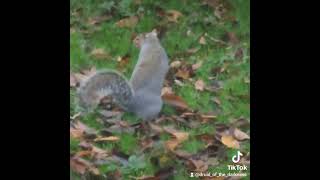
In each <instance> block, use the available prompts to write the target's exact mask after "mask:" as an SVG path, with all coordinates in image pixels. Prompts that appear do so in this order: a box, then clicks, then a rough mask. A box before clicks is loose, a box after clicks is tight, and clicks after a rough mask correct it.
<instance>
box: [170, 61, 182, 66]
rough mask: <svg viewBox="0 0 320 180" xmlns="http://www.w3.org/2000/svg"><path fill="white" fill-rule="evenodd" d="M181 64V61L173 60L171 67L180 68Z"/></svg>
mask: <svg viewBox="0 0 320 180" xmlns="http://www.w3.org/2000/svg"><path fill="white" fill-rule="evenodd" d="M180 66H181V61H173V62H172V63H171V64H170V67H171V68H178V67H180Z"/></svg>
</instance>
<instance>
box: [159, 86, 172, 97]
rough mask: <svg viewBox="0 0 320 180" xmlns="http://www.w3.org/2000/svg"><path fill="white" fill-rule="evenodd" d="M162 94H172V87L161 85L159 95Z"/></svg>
mask: <svg viewBox="0 0 320 180" xmlns="http://www.w3.org/2000/svg"><path fill="white" fill-rule="evenodd" d="M164 94H173V91H172V88H171V87H163V88H162V89H161V96H162V95H164Z"/></svg>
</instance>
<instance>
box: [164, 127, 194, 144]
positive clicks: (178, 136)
mask: <svg viewBox="0 0 320 180" xmlns="http://www.w3.org/2000/svg"><path fill="white" fill-rule="evenodd" d="M163 130H164V131H166V132H167V133H169V134H171V135H173V136H174V137H175V138H176V139H177V140H178V141H179V142H183V141H185V140H187V139H188V138H189V134H188V133H186V132H181V131H178V130H176V129H173V128H172V127H164V128H163Z"/></svg>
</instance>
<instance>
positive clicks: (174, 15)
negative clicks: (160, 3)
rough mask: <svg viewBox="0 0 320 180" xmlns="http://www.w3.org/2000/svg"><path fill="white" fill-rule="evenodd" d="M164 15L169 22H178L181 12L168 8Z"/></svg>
mask: <svg viewBox="0 0 320 180" xmlns="http://www.w3.org/2000/svg"><path fill="white" fill-rule="evenodd" d="M166 16H167V19H168V21H169V22H175V23H177V22H178V18H179V17H180V16H182V13H181V12H179V11H177V10H168V11H167V12H166Z"/></svg>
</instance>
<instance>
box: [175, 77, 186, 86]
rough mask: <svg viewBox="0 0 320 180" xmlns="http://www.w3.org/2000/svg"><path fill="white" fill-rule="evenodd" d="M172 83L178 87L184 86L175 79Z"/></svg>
mask: <svg viewBox="0 0 320 180" xmlns="http://www.w3.org/2000/svg"><path fill="white" fill-rule="evenodd" d="M174 83H175V84H176V85H178V86H184V84H183V82H181V81H179V80H178V79H175V80H174Z"/></svg>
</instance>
